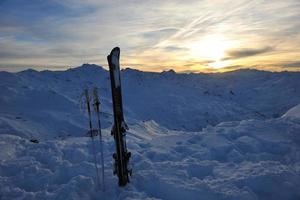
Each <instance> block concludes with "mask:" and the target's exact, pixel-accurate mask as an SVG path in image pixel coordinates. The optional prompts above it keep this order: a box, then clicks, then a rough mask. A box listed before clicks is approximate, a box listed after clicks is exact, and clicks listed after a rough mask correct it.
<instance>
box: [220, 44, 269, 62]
mask: <svg viewBox="0 0 300 200" xmlns="http://www.w3.org/2000/svg"><path fill="white" fill-rule="evenodd" d="M273 50H274V48H273V47H263V48H257V49H236V50H229V51H227V52H226V55H227V57H226V58H225V59H224V60H233V59H240V58H244V57H249V56H256V55H259V54H264V53H269V52H271V51H273Z"/></svg>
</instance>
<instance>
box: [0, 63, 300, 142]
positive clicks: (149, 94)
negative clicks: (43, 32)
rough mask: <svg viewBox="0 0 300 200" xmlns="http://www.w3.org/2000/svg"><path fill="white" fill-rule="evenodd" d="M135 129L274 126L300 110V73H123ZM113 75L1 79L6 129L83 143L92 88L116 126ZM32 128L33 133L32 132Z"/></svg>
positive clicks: (94, 72)
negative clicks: (87, 93) (272, 121)
mask: <svg viewBox="0 0 300 200" xmlns="http://www.w3.org/2000/svg"><path fill="white" fill-rule="evenodd" d="M122 81H123V95H124V104H125V106H124V107H125V116H126V118H127V121H129V122H134V121H136V120H137V121H148V120H154V121H155V122H156V123H158V124H159V125H161V126H164V127H166V128H168V129H172V130H187V131H199V130H201V129H202V128H204V127H206V126H207V125H212V126H215V125H217V124H218V123H220V122H224V121H240V120H243V119H268V118H274V117H275V118H276V117H279V116H281V115H282V114H284V113H285V112H286V111H287V110H288V109H289V108H291V107H293V106H295V105H296V104H298V103H299V102H300V89H299V88H300V73H294V72H283V73H271V72H265V71H256V70H239V71H234V72H229V73H220V74H176V73H175V72H174V71H167V72H162V73H149V72H141V71H137V70H132V69H126V70H123V72H122ZM109 84H110V82H109V74H108V71H106V70H104V69H103V68H101V67H99V66H96V65H88V64H85V65H82V66H81V67H78V68H73V69H69V70H67V71H56V72H53V71H42V72H37V71H34V70H26V71H23V72H19V73H16V74H11V73H7V72H1V73H0V109H1V115H0V117H1V118H0V123H1V124H2V125H1V127H2V129H5V130H6V131H10V132H15V134H21V135H22V134H26V135H27V136H28V137H33V136H34V137H35V136H36V137H39V136H40V135H44V136H49V137H51V136H54V135H55V136H57V135H59V134H60V135H64V134H71V135H77V136H79V135H81V133H82V131H83V130H85V129H86V124H87V122H86V121H85V120H84V119H86V118H84V117H83V114H84V113H83V112H80V109H79V108H80V101H81V99H82V93H83V90H84V88H92V87H98V88H99V89H100V98H101V102H102V114H103V117H102V118H103V120H104V122H105V123H104V127H108V126H110V125H111V121H112V120H111V114H112V111H111V107H112V106H111V92H110V85H109ZM26 127H31V128H28V129H27V128H26Z"/></svg>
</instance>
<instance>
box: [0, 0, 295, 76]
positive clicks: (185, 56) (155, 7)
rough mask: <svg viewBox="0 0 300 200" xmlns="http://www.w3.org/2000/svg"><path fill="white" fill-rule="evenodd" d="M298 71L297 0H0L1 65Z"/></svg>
mask: <svg viewBox="0 0 300 200" xmlns="http://www.w3.org/2000/svg"><path fill="white" fill-rule="evenodd" d="M115 46H119V47H120V48H121V65H122V67H123V68H126V67H130V68H135V69H139V70H143V71H163V70H169V69H174V70H175V71H177V72H223V71H229V70H235V69H240V68H255V69H261V70H270V71H285V70H289V71H300V1H299V0H284V1H283V0H265V1H262V0H256V1H250V0H245V1H244V0H239V1H236V0H232V1H229V0H222V1H221V0H184V1H182V0H172V1H168V0H165V1H161V0H148V1H142V0H123V1H119V0H115V1H107V0H103V1H102V0H0V71H20V70H24V69H27V68H34V69H37V70H43V69H50V70H63V69H67V68H70V67H75V66H80V65H81V64H83V63H94V64H99V65H102V66H104V67H107V60H106V56H107V55H108V54H109V52H110V50H111V49H112V48H113V47H115Z"/></svg>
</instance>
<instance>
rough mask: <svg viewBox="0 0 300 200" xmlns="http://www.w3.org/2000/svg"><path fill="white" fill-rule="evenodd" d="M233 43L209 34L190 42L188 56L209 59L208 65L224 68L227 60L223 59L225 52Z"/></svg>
mask: <svg viewBox="0 0 300 200" xmlns="http://www.w3.org/2000/svg"><path fill="white" fill-rule="evenodd" d="M232 46H233V43H232V42H231V41H229V40H226V38H225V37H223V36H220V35H211V36H206V37H204V38H201V39H200V40H198V41H195V42H193V43H190V44H189V45H188V48H189V50H190V56H191V57H192V58H193V59H197V60H207V61H209V64H208V67H211V68H215V69H219V68H224V67H226V65H227V64H228V61H227V62H225V61H224V57H225V53H226V51H227V50H228V49H230V48H232Z"/></svg>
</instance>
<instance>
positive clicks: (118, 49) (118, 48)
mask: <svg viewBox="0 0 300 200" xmlns="http://www.w3.org/2000/svg"><path fill="white" fill-rule="evenodd" d="M114 52H120V47H115V48H113V49H112V50H111V52H110V55H112V54H113V53H114Z"/></svg>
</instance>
